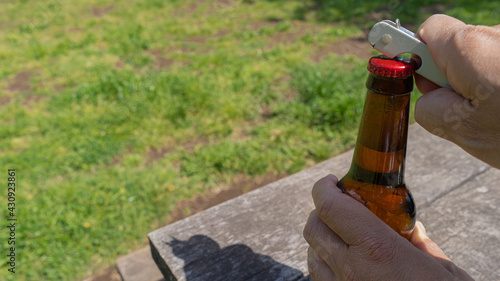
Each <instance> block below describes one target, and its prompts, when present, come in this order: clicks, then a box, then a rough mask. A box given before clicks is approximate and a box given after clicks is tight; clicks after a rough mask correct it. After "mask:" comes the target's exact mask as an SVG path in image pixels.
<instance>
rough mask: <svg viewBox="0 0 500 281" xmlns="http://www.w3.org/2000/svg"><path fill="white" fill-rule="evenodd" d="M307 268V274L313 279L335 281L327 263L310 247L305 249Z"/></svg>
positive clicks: (335, 278)
mask: <svg viewBox="0 0 500 281" xmlns="http://www.w3.org/2000/svg"><path fill="white" fill-rule="evenodd" d="M307 268H308V270H309V275H310V276H311V279H313V280H314V281H335V280H337V277H336V276H335V273H333V271H332V270H331V269H330V267H329V266H328V264H326V262H325V261H324V260H323V259H321V257H320V256H319V255H318V254H317V253H316V252H315V251H314V249H313V248H312V247H309V248H308V249H307Z"/></svg>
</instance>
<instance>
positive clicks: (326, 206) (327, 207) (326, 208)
mask: <svg viewBox="0 0 500 281" xmlns="http://www.w3.org/2000/svg"><path fill="white" fill-rule="evenodd" d="M332 206H333V204H332V202H331V201H330V200H328V198H322V199H321V200H320V201H319V204H318V206H317V212H318V216H319V217H320V218H321V219H325V218H327V217H328V216H329V214H330V212H331V210H332Z"/></svg>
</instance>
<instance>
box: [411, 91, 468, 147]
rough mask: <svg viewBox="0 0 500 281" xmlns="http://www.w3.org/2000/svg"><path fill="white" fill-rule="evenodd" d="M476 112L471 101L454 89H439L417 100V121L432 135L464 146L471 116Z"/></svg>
mask: <svg viewBox="0 0 500 281" xmlns="http://www.w3.org/2000/svg"><path fill="white" fill-rule="evenodd" d="M474 111H475V108H474V107H473V106H472V105H471V103H470V101H469V100H467V99H465V98H464V97H462V96H461V95H459V94H457V93H456V92H455V91H454V90H453V89H448V88H439V89H436V90H434V91H430V92H428V93H427V94H425V95H423V96H422V97H420V98H419V99H418V100H417V103H416V105H415V119H416V120H417V122H418V123H419V124H420V125H421V126H422V127H424V128H425V129H426V130H427V131H429V132H430V133H432V134H434V135H437V136H439V137H442V138H444V139H447V140H449V141H452V142H454V143H456V144H458V145H459V146H463V145H464V143H465V142H466V140H465V139H464V138H463V137H462V136H464V134H465V136H467V132H466V130H467V128H468V126H464V125H465V122H468V120H469V117H470V115H471V114H472V113H473V112H474Z"/></svg>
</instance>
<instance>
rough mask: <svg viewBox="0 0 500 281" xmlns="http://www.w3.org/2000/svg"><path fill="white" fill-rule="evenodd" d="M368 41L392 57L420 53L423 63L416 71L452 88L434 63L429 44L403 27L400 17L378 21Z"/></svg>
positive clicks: (440, 84)
mask: <svg viewBox="0 0 500 281" xmlns="http://www.w3.org/2000/svg"><path fill="white" fill-rule="evenodd" d="M368 42H370V44H371V45H372V46H373V48H375V49H376V50H377V51H379V52H381V53H382V54H384V55H386V56H388V57H391V58H393V57H395V56H397V55H399V54H402V53H412V54H416V55H418V56H419V57H420V59H421V60H422V65H421V66H420V68H419V69H417V70H416V71H415V72H417V73H418V74H420V75H422V76H423V77H425V78H427V79H429V80H431V81H432V82H434V83H436V84H438V85H439V86H441V87H446V88H451V85H450V83H449V82H448V79H446V76H444V74H443V73H442V72H441V71H440V70H439V68H438V67H437V66H436V63H434V60H433V59H432V56H431V53H430V52H429V48H428V47H427V45H426V44H425V43H424V42H422V41H421V40H420V39H419V38H418V37H417V36H416V35H415V33H413V32H411V31H409V30H408V29H406V28H404V27H402V26H401V25H400V24H399V20H398V19H397V20H396V22H393V21H390V20H384V21H381V22H378V23H376V24H375V25H374V26H373V28H372V29H371V30H370V33H368Z"/></svg>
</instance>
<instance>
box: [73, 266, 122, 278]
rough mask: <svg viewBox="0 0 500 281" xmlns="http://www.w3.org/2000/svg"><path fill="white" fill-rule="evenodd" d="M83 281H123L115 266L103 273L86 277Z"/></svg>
mask: <svg viewBox="0 0 500 281" xmlns="http://www.w3.org/2000/svg"><path fill="white" fill-rule="evenodd" d="M82 281H122V278H121V276H120V274H119V273H118V270H117V269H116V267H114V266H110V267H108V268H107V269H105V270H104V271H103V272H98V273H95V274H92V275H91V276H88V277H86V278H85V279H83V280H82Z"/></svg>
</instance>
